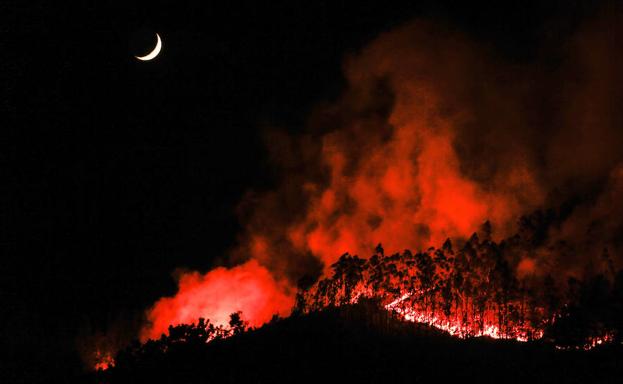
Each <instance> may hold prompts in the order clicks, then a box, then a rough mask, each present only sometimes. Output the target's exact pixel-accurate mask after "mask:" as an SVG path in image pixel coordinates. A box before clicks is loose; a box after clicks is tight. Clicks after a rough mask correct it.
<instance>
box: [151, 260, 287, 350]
mask: <svg viewBox="0 0 623 384" xmlns="http://www.w3.org/2000/svg"><path fill="white" fill-rule="evenodd" d="M293 303H294V301H293V292H292V291H291V290H290V289H289V288H288V286H287V285H284V283H283V282H278V281H276V280H275V278H274V277H273V276H272V275H271V274H270V272H269V271H268V270H267V269H266V268H264V267H262V266H261V265H259V264H258V262H257V261H255V260H250V261H248V262H246V263H245V264H242V265H239V266H237V267H234V268H231V269H227V268H222V267H221V268H216V269H213V270H212V271H210V272H208V273H206V274H204V275H202V274H200V273H198V272H190V273H185V274H183V275H182V276H181V277H180V278H179V289H178V292H177V293H176V295H175V296H173V297H165V298H162V299H160V300H158V301H157V302H156V303H155V304H154V306H153V307H152V308H151V309H150V310H149V311H148V320H149V322H150V323H149V326H147V327H145V328H144V329H143V331H142V333H141V339H142V340H146V339H149V338H152V339H157V338H158V337H160V335H161V334H166V333H167V328H168V327H169V325H177V324H190V323H196V322H197V319H198V318H199V317H203V318H206V319H209V320H210V322H211V323H213V324H214V325H216V326H219V325H220V326H227V322H228V320H229V315H230V314H231V313H233V312H237V311H242V313H243V318H244V320H246V321H248V322H249V325H250V326H259V325H262V324H263V323H265V322H267V321H268V320H270V319H271V318H272V316H273V315H275V314H278V315H280V316H287V315H289V314H290V310H291V308H292V304H293Z"/></svg>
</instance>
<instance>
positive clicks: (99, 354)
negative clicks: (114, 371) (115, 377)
mask: <svg viewBox="0 0 623 384" xmlns="http://www.w3.org/2000/svg"><path fill="white" fill-rule="evenodd" d="M114 366H115V359H114V358H113V357H112V354H111V353H110V352H108V351H102V350H99V349H98V350H96V351H95V365H94V366H93V369H95V370H96V371H105V370H107V369H109V368H112V367H114Z"/></svg>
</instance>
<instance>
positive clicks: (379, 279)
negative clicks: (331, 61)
mask: <svg viewBox="0 0 623 384" xmlns="http://www.w3.org/2000/svg"><path fill="white" fill-rule="evenodd" d="M605 25H606V26H607V28H603V31H602V32H600V31H601V29H599V28H598V27H599V26H596V27H595V28H597V29H595V31H593V32H591V33H589V34H588V35H587V36H585V39H584V38H583V39H579V40H580V41H578V42H576V43H574V44H575V45H574V44H571V45H570V46H571V47H572V48H570V49H574V50H576V51H577V52H575V53H573V54H572V55H571V59H570V60H569V61H570V62H571V64H572V65H570V68H567V69H566V70H570V71H572V73H573V74H574V76H573V78H574V79H580V80H578V81H585V82H586V83H581V82H579V83H577V82H574V81H575V80H574V81H572V82H569V81H566V80H565V81H564V82H561V83H557V81H560V78H561V77H560V76H551V75H550V73H549V72H546V73H540V74H539V70H540V69H539V68H541V67H548V66H547V65H545V66H543V65H539V66H538V68H527V70H522V69H521V68H520V67H518V66H517V65H515V64H514V63H508V64H507V65H505V64H504V63H503V61H500V60H499V59H498V58H489V57H488V56H487V52H484V51H483V50H482V47H479V46H478V45H477V44H474V43H472V42H470V41H467V39H465V37H464V36H458V35H454V34H453V33H451V32H448V31H440V30H438V29H437V28H435V27H433V26H431V25H429V24H426V23H413V24H411V25H406V26H404V27H401V28H398V29H396V30H394V31H390V32H388V33H385V34H383V35H381V36H380V37H379V38H377V39H376V40H374V41H373V42H371V43H370V44H369V45H368V46H367V47H365V48H364V49H362V50H361V52H360V53H359V54H356V55H353V56H352V57H350V58H349V59H348V60H346V61H345V63H344V71H345V73H344V78H345V80H346V82H347V88H346V90H345V92H344V93H343V95H342V96H341V97H340V98H338V99H337V100H336V101H335V102H333V103H330V105H327V104H325V105H323V106H321V107H319V108H318V110H317V111H316V112H315V113H314V115H313V116H312V119H311V120H310V124H309V125H310V132H308V133H306V134H305V135H302V136H301V137H290V136H288V135H286V134H281V133H275V137H271V139H274V140H270V141H271V145H272V146H273V148H272V152H274V153H273V155H274V156H273V157H274V159H275V160H276V161H277V162H280V160H283V163H281V164H279V165H280V167H281V169H283V170H284V173H285V174H284V175H283V183H282V184H281V185H280V186H279V187H278V188H277V189H276V190H274V191H270V192H267V193H265V194H260V195H257V196H256V195H253V196H252V197H253V199H249V200H252V201H250V202H249V203H250V204H248V206H247V205H246V204H242V206H243V207H247V208H248V207H250V212H244V213H245V215H243V216H244V218H245V220H244V222H243V225H244V227H245V231H244V232H243V233H242V234H241V235H240V237H239V238H240V240H241V242H240V246H239V247H238V248H237V249H236V250H235V254H236V256H237V257H239V258H237V260H241V259H242V260H248V261H247V262H245V263H244V264H241V265H238V266H236V267H233V268H231V269H227V268H216V269H214V270H212V271H209V272H208V273H205V274H201V273H198V272H188V273H183V274H182V275H181V276H180V278H179V289H178V292H177V293H176V294H175V295H174V296H173V297H165V298H162V299H160V300H159V301H157V302H156V303H155V304H154V305H153V306H152V307H151V308H150V309H149V310H148V312H147V317H148V324H146V325H145V326H144V328H143V329H142V332H141V339H142V340H143V341H144V340H146V339H149V338H158V337H159V336H160V335H161V334H162V333H165V332H166V330H167V328H168V326H169V325H172V324H173V325H175V324H181V323H191V322H193V321H196V320H197V319H198V318H199V317H204V318H208V319H210V320H211V321H212V322H213V323H214V324H217V325H219V324H220V325H223V324H225V323H226V321H227V316H228V315H229V314H230V313H232V312H235V311H242V312H243V314H244V316H245V318H246V319H248V320H249V323H250V325H251V326H260V325H262V324H263V323H265V322H267V321H269V320H270V318H271V316H272V315H273V314H275V313H278V314H280V315H282V316H287V315H288V314H289V313H290V311H291V308H292V306H293V303H294V301H295V297H294V295H295V292H296V288H295V282H296V281H297V280H299V279H300V278H301V277H305V276H313V277H314V278H315V277H318V275H320V278H319V280H318V281H317V282H316V283H314V284H313V285H312V286H311V287H310V288H308V289H304V290H301V291H299V292H298V294H297V297H296V307H298V309H300V310H302V311H307V312H308V311H314V310H322V309H323V308H326V307H328V306H333V305H342V304H347V303H354V302H357V301H358V300H359V299H360V298H362V297H370V298H376V299H379V300H380V301H381V303H382V304H383V306H384V308H385V309H387V310H388V311H392V312H394V313H396V314H397V315H398V316H401V317H402V318H404V319H405V320H408V321H414V322H419V323H424V324H428V325H430V326H432V327H435V328H438V329H441V330H444V331H446V332H448V333H449V334H451V335H454V336H457V337H473V336H487V337H492V338H497V339H514V340H518V341H529V340H535V339H540V338H543V336H544V332H545V330H546V329H547V328H548V327H550V326H551V325H552V324H554V323H555V322H557V321H558V320H557V319H558V318H560V315H561V313H562V312H563V308H564V305H565V302H566V301H569V300H571V299H570V298H569V297H566V296H565V295H564V294H563V292H561V290H562V289H564V287H563V285H564V284H565V280H566V279H567V278H568V277H569V276H579V275H581V273H580V271H581V270H582V268H583V266H584V265H585V264H591V265H595V264H596V263H593V261H594V260H599V257H600V256H601V252H602V250H603V247H606V246H610V245H611V244H615V246H616V244H618V243H620V242H619V241H618V239H620V228H622V224H621V218H622V217H623V214H622V212H623V205H622V203H621V202H623V199H621V195H623V171H622V169H623V167H622V166H621V164H623V163H622V162H621V161H622V160H621V151H620V147H621V142H623V139H622V137H623V136H621V134H620V132H621V130H620V124H619V123H620V119H619V118H618V117H617V116H619V115H620V110H619V109H616V108H614V107H615V105H614V104H613V103H612V100H613V99H616V97H614V96H616V95H618V94H619V92H620V91H619V89H618V88H616V85H617V84H620V81H618V82H617V81H610V79H611V78H612V79H615V80H616V79H619V78H620V73H621V71H620V70H619V68H618V67H617V66H612V65H610V64H607V63H612V61H611V60H609V58H610V57H611V55H612V54H616V55H618V52H620V50H619V49H617V47H614V46H612V47H611V46H610V45H609V44H611V43H610V42H614V41H616V39H606V38H604V37H603V36H601V35H600V33H606V34H605V35H604V36H610V33H611V32H612V31H611V29H612V28H611V27H612V25H614V24H605ZM440 32H442V33H440ZM616 32H617V33H618V34H620V29H617V31H616ZM591 41H595V42H599V44H591V43H590V42H591ZM576 56H577V57H576ZM578 57H579V58H581V59H578ZM606 58H608V60H606ZM578 60H579V61H578ZM575 61H577V62H575ZM602 61H603V62H602ZM606 64H607V65H606ZM580 70H581V71H587V72H586V73H583V72H582V73H576V72H574V71H580ZM591 71H592V72H591ZM509 79H512V80H513V81H509ZM533 87H534V89H532V88H533ZM549 89H551V90H553V93H552V94H548V93H547V92H548V90H549ZM543 92H545V93H546V94H545V95H543V94H542V93H543ZM561 95H564V97H562V96H561ZM557 103H560V104H557ZM543 110H547V111H551V113H552V115H551V116H550V115H545V116H541V115H538V114H536V113H539V111H543ZM596 116H597V117H604V119H598V118H596ZM605 116H612V117H617V118H612V119H610V118H605ZM539 122H547V124H545V123H543V124H545V125H540V123H539ZM578 153H582V154H583V156H578ZM591 183H594V185H592V184H591ZM589 184H591V186H590V188H587V186H588V185H589ZM597 191H603V192H601V194H597ZM593 195H594V196H593ZM581 196H591V197H590V199H588V200H586V201H580V202H578V198H579V197H581ZM245 203H247V202H246V201H245ZM251 203H252V204H251ZM560 206H564V207H565V208H564V209H562V210H563V211H564V212H563V213H562V214H558V213H557V210H561V208H560ZM241 211H244V210H243V209H241ZM247 213H248V214H247ZM488 220H490V221H491V222H492V223H494V224H495V231H493V230H492V228H491V226H489V227H488V228H484V230H482V228H480V229H479V227H480V226H481V225H483V223H487V224H488ZM474 231H480V234H481V236H480V238H478V236H476V237H472V238H471V239H469V236H470V234H472V233H473V232H474ZM445 239H452V241H455V242H456V244H460V245H461V247H460V248H458V249H456V250H455V249H453V247H452V244H451V242H450V241H448V242H446V243H445V244H444V245H443V246H442V248H440V249H435V248H430V249H427V247H428V246H430V245H431V244H434V245H437V246H438V245H440V244H442V242H443V241H444V240H445ZM468 239H469V240H468ZM381 241H382V242H383V244H385V245H386V247H387V249H388V250H390V251H391V252H392V253H393V252H398V253H393V254H391V255H389V254H388V255H386V254H385V253H384V251H383V250H382V249H380V250H377V253H376V254H374V255H373V256H372V257H370V258H369V259H363V258H358V257H357V256H351V255H350V254H345V255H344V256H342V257H341V258H340V257H339V255H340V254H342V253H344V252H350V253H351V254H355V255H365V254H366V253H367V252H369V251H370V250H371V249H372V248H373V247H374V246H375V245H376V244H378V243H379V242H381ZM597 245H598V246H597ZM405 249H419V250H424V251H421V252H417V253H416V254H412V253H411V252H409V251H404V250H405ZM614 252H617V254H616V255H614V256H615V257H614V258H609V259H608V263H610V266H609V268H610V270H612V271H614V267H613V265H615V264H616V261H617V258H618V260H619V261H620V247H618V248H616V247H615V249H614ZM613 259H614V260H613ZM589 260H590V263H587V262H588V261H589ZM323 267H324V270H322V268H323ZM551 275H553V276H551ZM611 275H612V273H611ZM613 337H614V336H612V335H611V334H609V333H606V334H604V335H603V336H600V337H596V338H591V339H588V341H586V345H585V346H581V347H579V348H582V349H590V348H593V347H595V346H597V345H601V344H603V343H607V342H610V341H611V340H612V339H613ZM617 337H618V336H617ZM583 340H584V339H583Z"/></svg>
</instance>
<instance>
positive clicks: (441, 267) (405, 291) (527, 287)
mask: <svg viewBox="0 0 623 384" xmlns="http://www.w3.org/2000/svg"><path fill="white" fill-rule="evenodd" d="M480 237H482V238H483V239H482V240H481V239H480ZM480 237H479V235H478V234H474V235H473V236H472V237H471V238H470V239H469V240H468V241H466V242H465V243H464V244H462V246H461V247H459V248H458V249H456V250H455V249H454V247H453V244H452V242H451V241H450V240H449V239H448V240H447V241H446V242H445V243H444V244H443V246H442V247H441V248H439V249H436V248H429V249H428V250H426V251H425V252H418V253H412V252H411V251H409V250H405V251H404V252H402V253H395V254H391V255H386V254H385V253H384V250H383V248H382V246H381V245H379V246H377V248H376V252H375V253H374V254H373V255H372V256H371V257H369V258H368V259H365V258H360V257H358V256H356V255H354V256H353V255H350V254H348V253H346V254H344V255H342V256H341V257H340V258H339V260H338V261H337V262H336V263H335V264H333V265H332V266H331V268H332V271H333V274H332V276H330V277H326V278H323V279H320V280H319V281H317V282H316V283H315V284H313V285H312V286H310V287H302V288H301V289H300V290H299V293H298V295H297V301H296V309H295V310H296V311H298V312H302V313H309V312H313V311H318V310H322V309H324V308H327V307H332V306H340V305H344V304H351V303H355V302H357V301H358V300H359V299H360V298H361V297H368V298H376V299H378V300H379V301H380V302H381V303H382V304H383V305H384V306H385V308H387V309H388V310H391V311H395V312H397V313H399V314H401V315H402V316H403V317H404V318H407V319H409V320H413V321H418V322H423V323H426V324H429V325H432V326H435V327H438V328H441V329H444V330H446V331H448V332H450V333H452V334H454V335H458V336H462V337H470V336H481V335H487V336H492V337H496V338H508V339H518V340H523V341H525V340H532V339H540V338H543V337H545V338H546V339H548V340H551V341H554V342H556V343H557V344H560V345H561V346H563V347H578V348H580V347H585V346H588V345H590V344H591V343H593V342H594V340H598V339H599V340H601V339H604V341H614V340H620V339H621V335H622V334H623V333H622V330H623V326H622V325H623V319H622V316H623V308H622V303H623V270H621V271H619V272H618V273H615V272H614V270H613V268H612V261H611V260H610V259H609V255H608V254H607V252H604V255H603V257H602V260H601V261H600V262H601V263H603V264H604V268H603V271H604V273H596V274H594V275H592V277H590V278H587V279H585V280H578V279H575V278H570V279H568V280H567V281H565V282H560V281H557V280H556V279H554V278H553V277H552V276H551V275H550V274H543V273H541V272H540V271H528V272H527V273H526V274H525V275H523V276H518V275H517V273H516V270H517V265H518V263H519V262H520V260H521V257H522V256H521V255H525V242H523V240H522V239H521V238H520V237H518V236H517V237H513V238H511V239H508V240H506V241H503V242H501V243H500V244H498V243H496V242H494V241H492V240H491V237H490V226H489V224H488V223H486V224H485V225H484V226H483V230H482V231H481V235H480ZM533 267H534V266H533ZM534 268H538V266H536V267H534Z"/></svg>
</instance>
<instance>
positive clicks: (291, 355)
mask: <svg viewBox="0 0 623 384" xmlns="http://www.w3.org/2000/svg"><path fill="white" fill-rule="evenodd" d="M187 335H189V334H187ZM182 339H184V337H180V338H178V339H177V340H176V341H171V342H170V343H169V344H168V345H167V347H166V348H165V349H166V351H164V352H163V350H162V349H150V348H147V349H145V348H143V347H141V348H138V349H136V347H135V349H133V350H128V352H126V354H125V356H122V357H120V358H119V359H118V364H117V366H116V367H115V368H113V369H109V370H108V371H105V372H98V373H93V374H89V375H86V376H84V377H82V378H80V380H79V381H80V382H88V383H298V382H315V383H325V382H343V383H431V382H436V383H442V382H447V380H450V382H456V383H478V382H500V383H530V382H533V383H537V382H538V383H559V382H563V383H589V382H599V383H607V382H620V381H619V380H620V378H621V377H623V346H621V345H610V346H605V347H601V348H596V349H594V350H591V351H561V350H557V349H555V348H554V347H553V346H552V345H550V344H546V343H539V342H533V343H518V342H511V341H500V340H491V339H484V338H481V339H469V340H462V339H457V338H453V337H449V336H446V335H444V334H440V333H439V332H437V331H435V330H431V329H429V328H426V327H422V326H418V325H417V324H412V323H404V322H401V321H399V320H397V319H394V318H393V317H392V316H391V315H390V314H388V313H387V312H385V311H382V310H378V309H376V308H375V307H374V306H373V305H371V304H369V303H362V304H357V305H354V306H345V307H341V308H331V309H327V310H325V311H323V312H319V313H312V314H308V315H304V316H292V317H290V318H287V319H282V320H278V321H274V322H272V323H271V324H268V325H266V326H264V327H262V328H261V329H257V330H252V331H248V332H245V333H242V334H238V335H235V336H232V337H230V338H227V339H222V340H215V341H213V342H210V343H208V344H206V343H203V342H202V343H197V342H194V341H193V340H192V337H188V338H186V339H184V341H182ZM139 351H140V352H139Z"/></svg>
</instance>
